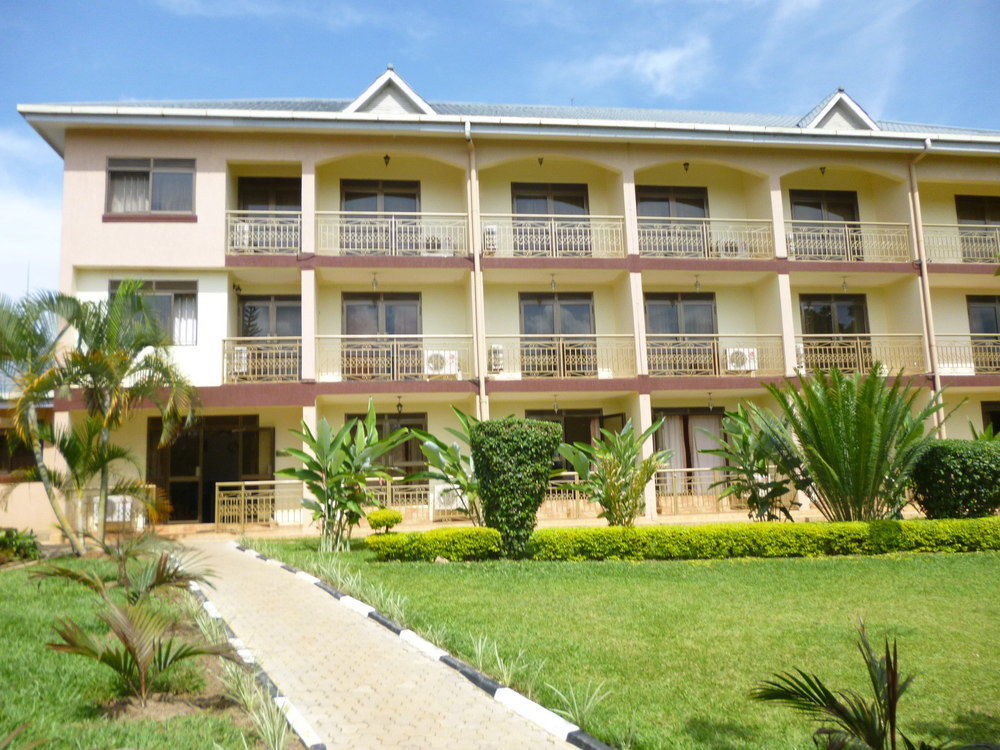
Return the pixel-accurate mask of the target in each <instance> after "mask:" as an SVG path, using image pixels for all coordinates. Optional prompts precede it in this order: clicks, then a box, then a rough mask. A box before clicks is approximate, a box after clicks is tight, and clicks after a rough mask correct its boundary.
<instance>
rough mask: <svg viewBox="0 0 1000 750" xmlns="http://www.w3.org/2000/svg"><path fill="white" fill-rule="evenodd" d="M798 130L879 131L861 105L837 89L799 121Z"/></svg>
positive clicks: (842, 90) (876, 124)
mask: <svg viewBox="0 0 1000 750" xmlns="http://www.w3.org/2000/svg"><path fill="white" fill-rule="evenodd" d="M798 125H799V127H800V128H807V129H813V128H829V129H831V130H881V128H879V126H878V123H876V122H875V120H873V119H872V118H871V117H870V116H869V115H868V113H867V112H865V110H864V109H862V107H861V105H860V104H858V103H857V102H856V101H854V99H853V98H851V96H850V95H849V94H848V93H847V92H846V91H844V89H842V88H838V89H837V90H836V91H835V92H833V93H832V94H830V95H829V96H828V97H827V98H826V99H824V100H823V101H822V102H820V103H819V104H818V105H816V107H814V108H813V109H812V111H810V112H809V114H807V115H806V116H805V117H803V118H802V119H801V120H799V123H798Z"/></svg>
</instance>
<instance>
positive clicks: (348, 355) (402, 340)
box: [316, 335, 474, 380]
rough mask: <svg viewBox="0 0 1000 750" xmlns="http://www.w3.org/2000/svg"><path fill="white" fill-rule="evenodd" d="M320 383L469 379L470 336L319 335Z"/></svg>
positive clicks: (317, 361)
mask: <svg viewBox="0 0 1000 750" xmlns="http://www.w3.org/2000/svg"><path fill="white" fill-rule="evenodd" d="M316 368H317V377H318V378H319V379H320V380H468V379H469V378H472V377H474V373H473V367H472V336H466V335H454V336H423V335H413V336H353V335H345V336H318V337H317V339H316Z"/></svg>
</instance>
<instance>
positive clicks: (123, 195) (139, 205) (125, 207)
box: [108, 172, 149, 214]
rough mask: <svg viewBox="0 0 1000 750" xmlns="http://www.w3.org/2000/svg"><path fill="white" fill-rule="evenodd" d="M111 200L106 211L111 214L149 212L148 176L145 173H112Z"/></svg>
mask: <svg viewBox="0 0 1000 750" xmlns="http://www.w3.org/2000/svg"><path fill="white" fill-rule="evenodd" d="M109 179H110V190H111V200H110V202H109V205H108V210H109V211H110V212H111V213H113V214H139V213H146V212H147V211H148V210H149V204H148V202H147V201H148V198H149V174H148V173H146V172H112V173H111V176H110V178H109Z"/></svg>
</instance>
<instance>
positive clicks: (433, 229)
mask: <svg viewBox="0 0 1000 750" xmlns="http://www.w3.org/2000/svg"><path fill="white" fill-rule="evenodd" d="M316 252H317V253H318V254H321V255H383V256H404V257H408V256H456V255H468V254H469V252H470V249H469V217H468V215H467V214H464V213H372V212H363V211H318V212H317V213H316Z"/></svg>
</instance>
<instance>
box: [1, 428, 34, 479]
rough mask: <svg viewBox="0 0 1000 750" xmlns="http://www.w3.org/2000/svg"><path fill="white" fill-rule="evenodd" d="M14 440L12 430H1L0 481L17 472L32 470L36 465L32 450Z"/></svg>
mask: <svg viewBox="0 0 1000 750" xmlns="http://www.w3.org/2000/svg"><path fill="white" fill-rule="evenodd" d="M13 438H14V431H13V430H12V429H10V428H4V429H0V481H2V480H3V478H4V477H7V476H9V475H11V474H13V473H14V472H15V471H20V470H23V469H30V468H31V467H32V466H34V465H35V456H34V454H32V452H31V448H30V447H29V446H27V445H25V444H24V443H21V442H20V441H17V440H14V439H13Z"/></svg>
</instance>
